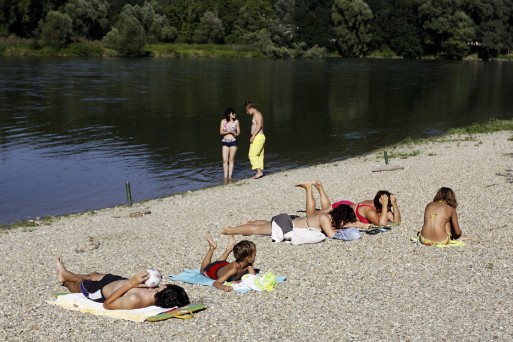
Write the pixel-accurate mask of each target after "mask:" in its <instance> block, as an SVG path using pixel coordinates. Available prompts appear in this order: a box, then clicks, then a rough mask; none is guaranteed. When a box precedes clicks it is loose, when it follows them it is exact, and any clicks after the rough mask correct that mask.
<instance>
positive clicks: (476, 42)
mask: <svg viewBox="0 0 513 342" xmlns="http://www.w3.org/2000/svg"><path fill="white" fill-rule="evenodd" d="M465 5H466V6H465V7H466V12H467V13H468V14H469V15H470V17H471V18H472V20H473V21H474V23H475V24H476V26H477V27H476V34H475V37H474V39H473V42H472V43H473V44H472V45H473V47H474V48H475V49H477V51H478V54H479V56H480V58H482V59H484V60H487V59H489V58H490V57H497V56H498V55H499V53H500V52H501V50H506V49H509V48H511V46H512V43H513V41H512V37H511V30H512V27H511V25H510V23H509V22H508V20H509V18H510V17H512V16H513V13H512V10H513V5H512V1H511V0H468V1H467V2H466V3H465ZM512 18H513V17H512Z"/></svg>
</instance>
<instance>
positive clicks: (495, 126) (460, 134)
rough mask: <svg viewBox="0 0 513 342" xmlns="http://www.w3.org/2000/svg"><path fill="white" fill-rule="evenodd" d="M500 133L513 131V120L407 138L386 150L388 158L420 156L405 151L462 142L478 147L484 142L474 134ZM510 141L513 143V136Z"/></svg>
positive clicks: (492, 120)
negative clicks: (435, 134) (434, 144)
mask: <svg viewBox="0 0 513 342" xmlns="http://www.w3.org/2000/svg"><path fill="white" fill-rule="evenodd" d="M499 131H513V119H512V120H498V119H491V120H489V121H486V122H482V123H474V124H471V125H468V126H464V127H459V128H451V129H449V130H448V131H447V132H446V134H445V135H443V136H434V137H429V138H418V139H416V138H411V137H408V138H405V139H403V140H401V141H399V142H397V143H395V144H393V145H389V146H387V147H386V148H385V150H386V151H387V153H388V158H389V159H393V158H401V159H406V158H408V157H412V156H416V155H419V154H420V151H419V150H411V151H405V149H406V150H407V149H412V148H413V147H414V146H415V145H422V144H426V143H429V142H458V143H459V142H462V141H476V144H475V145H476V146H478V145H480V144H482V143H483V142H482V141H480V140H478V139H477V138H476V137H475V136H473V134H479V133H493V132H499ZM508 140H510V141H513V136H512V137H510V138H509V139H508ZM376 159H384V155H383V152H382V151H376Z"/></svg>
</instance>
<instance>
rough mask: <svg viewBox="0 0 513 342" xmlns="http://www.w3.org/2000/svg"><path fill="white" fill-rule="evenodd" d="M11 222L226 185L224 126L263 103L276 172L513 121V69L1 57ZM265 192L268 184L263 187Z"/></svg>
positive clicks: (3, 164) (241, 171)
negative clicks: (227, 115)
mask: <svg viewBox="0 0 513 342" xmlns="http://www.w3.org/2000/svg"><path fill="white" fill-rule="evenodd" d="M0 75H1V77H0V223H3V224H5V223H12V222H14V221H17V220H24V219H32V218H34V217H37V216H40V217H43V216H50V215H60V214H66V213H73V212H81V211H86V210H90V209H97V208H102V207H107V206H114V205H118V204H126V202H127V199H126V193H125V183H126V182H127V181H129V182H130V184H131V189H132V198H133V201H134V202H138V201H141V200H145V199H151V198H158V197H163V196H168V195H172V194H175V193H178V192H183V191H188V190H194V189H199V188H204V187H208V186H213V185H219V184H222V182H223V173H222V164H221V146H220V139H221V138H220V135H219V132H218V130H219V122H220V120H221V119H222V118H223V112H224V109H225V108H226V107H234V108H235V109H236V111H237V112H238V114H239V120H240V122H241V128H242V135H241V137H240V145H239V152H238V154H237V157H236V166H235V171H234V177H235V179H244V178H248V177H250V176H251V175H252V174H253V172H252V171H251V170H250V166H249V161H248V159H247V151H248V146H249V143H248V139H249V129H250V126H251V118H250V117H249V116H248V115H246V114H245V112H244V111H243V109H242V105H243V103H244V102H245V101H246V100H251V101H253V102H254V103H255V104H256V105H257V108H258V109H259V110H260V111H261V112H262V113H263V115H264V119H265V132H266V137H267V141H266V146H265V165H266V172H267V173H273V172H278V171H281V170H284V169H290V168H297V167H304V166H309V165H313V164H317V163H322V162H329V161H333V160H341V159H345V158H348V157H351V156H354V155H358V154H362V153H365V152H368V151H371V150H374V149H376V148H380V147H381V146H384V145H387V144H391V143H394V142H397V141H400V140H402V139H404V138H406V137H426V136H432V135H437V134H443V133H444V132H445V131H446V130H447V129H448V128H452V127H458V126H464V125H467V124H469V123H473V122H482V121H486V120H489V119H490V118H499V119H511V118H513V96H512V94H513V63H495V62H494V63H482V62H444V61H404V60H364V59H354V60H353V59H326V60H285V61H283V60H267V59H177V58H165V59H158V58H138V59H121V58H107V59H103V58H1V59H0ZM262 181H265V178H264V179H263V180H262Z"/></svg>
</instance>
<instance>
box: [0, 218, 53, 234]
mask: <svg viewBox="0 0 513 342" xmlns="http://www.w3.org/2000/svg"><path fill="white" fill-rule="evenodd" d="M54 220H55V217H49V216H47V217H43V218H42V219H39V218H38V219H36V220H23V221H16V222H14V223H12V224H0V231H7V230H9V229H17V228H22V229H23V231H26V232H31V231H34V230H35V229H36V227H39V226H43V225H45V226H47V225H50V224H51V223H52V222H53V221H54Z"/></svg>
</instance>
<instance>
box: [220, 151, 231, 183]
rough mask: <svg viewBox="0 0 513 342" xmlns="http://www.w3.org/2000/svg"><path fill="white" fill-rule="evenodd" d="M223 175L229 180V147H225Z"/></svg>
mask: <svg viewBox="0 0 513 342" xmlns="http://www.w3.org/2000/svg"><path fill="white" fill-rule="evenodd" d="M222 152H223V173H224V179H228V155H229V153H230V148H229V147H227V146H223V149H222Z"/></svg>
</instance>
